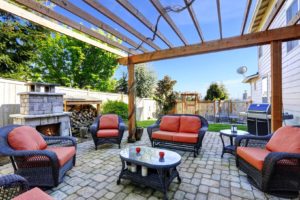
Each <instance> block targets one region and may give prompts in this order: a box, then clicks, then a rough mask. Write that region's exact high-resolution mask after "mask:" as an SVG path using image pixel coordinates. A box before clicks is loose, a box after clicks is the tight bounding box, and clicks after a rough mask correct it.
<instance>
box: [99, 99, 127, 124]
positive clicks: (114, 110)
mask: <svg viewBox="0 0 300 200" xmlns="http://www.w3.org/2000/svg"><path fill="white" fill-rule="evenodd" d="M102 114H117V115H119V116H120V117H121V118H122V119H123V120H125V121H127V120H128V105H127V104H126V103H124V102H122V101H111V100H108V101H107V102H105V103H104V104H103V106H102Z"/></svg>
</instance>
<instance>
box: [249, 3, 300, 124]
mask: <svg viewBox="0 0 300 200" xmlns="http://www.w3.org/2000/svg"><path fill="white" fill-rule="evenodd" d="M291 2H292V0H288V1H287V2H286V3H285V5H283V7H282V8H281V10H280V12H279V13H278V14H277V16H276V18H275V19H274V21H273V23H272V24H271V26H270V29H273V28H279V27H284V26H286V10H287V9H288V6H289V5H290V3H291ZM262 52H263V54H262V56H261V57H260V58H259V59H258V72H259V78H258V80H257V83H256V84H257V86H256V87H257V91H256V92H255V93H251V95H252V97H253V99H252V100H253V102H255V103H261V102H262V78H263V77H265V76H267V77H268V101H269V102H270V99H271V78H272V77H271V67H270V66H271V60H270V55H271V54H270V45H264V46H262ZM282 96H283V99H282V100H283V111H284V112H288V113H290V114H293V115H294V119H293V120H287V121H286V123H287V124H291V125H294V124H300V45H299V44H298V46H297V47H295V48H294V49H292V50H291V51H289V52H287V43H286V42H284V43H282Z"/></svg>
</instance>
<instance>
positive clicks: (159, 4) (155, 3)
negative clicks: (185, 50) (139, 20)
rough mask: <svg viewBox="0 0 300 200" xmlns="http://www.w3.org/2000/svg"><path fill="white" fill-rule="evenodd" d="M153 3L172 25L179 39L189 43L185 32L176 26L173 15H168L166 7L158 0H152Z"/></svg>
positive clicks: (185, 43)
mask: <svg viewBox="0 0 300 200" xmlns="http://www.w3.org/2000/svg"><path fill="white" fill-rule="evenodd" d="M150 1H151V3H152V5H153V6H154V7H155V8H156V10H157V11H158V12H159V14H161V15H162V17H163V18H164V19H165V20H166V22H167V23H168V24H169V25H170V27H171V28H172V29H173V31H174V32H175V33H176V35H177V36H178V37H179V39H180V40H181V41H182V42H183V44H184V45H187V44H188V42H187V40H186V39H185V37H184V36H183V34H182V33H181V32H180V30H179V28H178V27H177V26H176V24H175V23H174V22H173V20H172V19H171V17H170V16H169V15H168V13H167V12H166V11H165V9H164V7H163V6H162V4H161V3H160V2H159V1H158V0H150Z"/></svg>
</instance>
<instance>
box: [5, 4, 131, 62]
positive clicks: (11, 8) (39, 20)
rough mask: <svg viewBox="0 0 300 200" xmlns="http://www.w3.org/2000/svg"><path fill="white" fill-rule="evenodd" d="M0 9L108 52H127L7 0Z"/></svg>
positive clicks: (119, 53) (118, 53)
mask: <svg viewBox="0 0 300 200" xmlns="http://www.w3.org/2000/svg"><path fill="white" fill-rule="evenodd" d="M0 9H1V10H3V11H6V12H9V13H12V14H14V15H17V16H19V17H22V18H24V19H26V20H29V21H31V22H33V23H36V24H40V25H41V26H44V27H46V28H49V29H51V30H54V31H57V32H59V33H62V34H65V35H68V36H70V37H72V38H75V39H77V40H80V41H82V42H85V43H88V44H90V45H93V46H95V47H98V48H101V49H104V50H106V51H108V52H111V53H114V54H116V55H118V56H121V57H124V56H126V55H127V54H126V53H125V52H122V51H120V50H118V49H116V48H112V47H109V46H107V45H105V44H103V43H100V42H98V41H96V40H93V39H91V38H89V37H87V36H86V35H84V34H80V33H78V32H75V31H73V30H71V29H68V28H66V27H64V26H61V25H59V24H57V23H54V22H53V21H50V20H48V19H45V18H43V17H41V16H39V15H36V14H34V13H31V12H29V11H27V10H25V9H23V8H20V7H18V6H16V5H14V4H12V3H9V2H7V1H4V0H0Z"/></svg>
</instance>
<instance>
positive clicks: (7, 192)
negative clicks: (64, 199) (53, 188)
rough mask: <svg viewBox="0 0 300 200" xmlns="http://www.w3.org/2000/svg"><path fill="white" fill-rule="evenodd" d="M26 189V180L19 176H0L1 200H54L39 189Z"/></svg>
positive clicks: (27, 186) (27, 187)
mask: <svg viewBox="0 0 300 200" xmlns="http://www.w3.org/2000/svg"><path fill="white" fill-rule="evenodd" d="M28 189H29V184H28V182H27V180H26V179H24V178H23V177H21V176H19V175H15V174H9V175H3V176H0V199H1V200H10V199H13V200H54V199H53V198H52V197H50V196H49V195H48V194H46V193H45V192H43V191H42V190H40V189H39V188H33V189H31V190H28Z"/></svg>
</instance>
